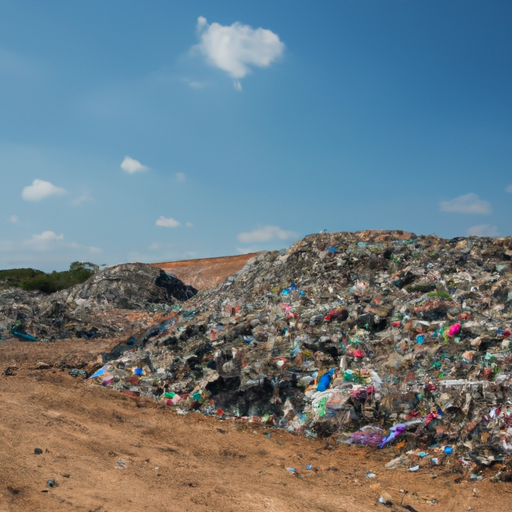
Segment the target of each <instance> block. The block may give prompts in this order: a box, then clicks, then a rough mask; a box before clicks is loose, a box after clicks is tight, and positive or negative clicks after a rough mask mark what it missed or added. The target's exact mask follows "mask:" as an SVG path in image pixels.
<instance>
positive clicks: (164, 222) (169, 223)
mask: <svg viewBox="0 0 512 512" xmlns="http://www.w3.org/2000/svg"><path fill="white" fill-rule="evenodd" d="M156 225H157V226H161V227H163V228H177V227H178V226H181V222H178V221H177V220H175V219H173V218H172V217H169V218H168V219H167V218H165V217H164V216H163V215H161V216H160V218H159V219H158V220H157V221H156Z"/></svg>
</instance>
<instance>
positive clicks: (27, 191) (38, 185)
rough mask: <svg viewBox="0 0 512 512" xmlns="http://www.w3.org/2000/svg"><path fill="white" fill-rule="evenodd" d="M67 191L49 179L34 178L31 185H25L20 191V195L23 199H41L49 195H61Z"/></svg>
mask: <svg viewBox="0 0 512 512" xmlns="http://www.w3.org/2000/svg"><path fill="white" fill-rule="evenodd" d="M66 193H67V191H66V190H65V189H63V188H60V187H56V186H55V185H52V184H51V183H50V182H49V181H43V180H34V181H33V182H32V185H29V186H28V187H25V188H24V189H23V192H22V193H21V197H22V198H23V199H25V201H41V199H45V198H47V197H51V196H62V195H64V194H66Z"/></svg>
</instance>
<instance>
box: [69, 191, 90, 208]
mask: <svg viewBox="0 0 512 512" xmlns="http://www.w3.org/2000/svg"><path fill="white" fill-rule="evenodd" d="M86 201H90V202H93V201H94V199H93V198H92V197H91V196H90V195H89V192H84V193H83V194H82V195H81V196H80V197H77V198H76V199H73V201H71V204H73V205H74V206H78V205H81V204H82V203H85V202H86Z"/></svg>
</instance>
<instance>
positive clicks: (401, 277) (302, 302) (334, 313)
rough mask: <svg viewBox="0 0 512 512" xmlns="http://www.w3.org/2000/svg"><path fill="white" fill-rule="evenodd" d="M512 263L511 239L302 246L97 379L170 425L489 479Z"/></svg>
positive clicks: (179, 310) (335, 237) (506, 365)
mask: <svg viewBox="0 0 512 512" xmlns="http://www.w3.org/2000/svg"><path fill="white" fill-rule="evenodd" d="M511 262H512V238H510V237H507V238H501V239H490V238H480V237H469V238H455V239H451V240H447V239H441V238H438V237H437V236H435V235H431V236H416V235H414V234H412V233H406V232H402V231H366V232H356V233H334V234H320V235H311V236H307V237H306V238H304V239H303V240H301V241H299V242H297V243H296V244H294V245H293V246H292V247H290V248H289V249H288V250H283V251H280V252H268V253H260V254H258V255H257V256H256V257H255V258H253V259H252V260H250V261H249V262H248V263H247V264H246V266H245V267H244V268H243V269H242V270H241V271H240V272H238V273H237V274H235V275H233V276H232V277H230V278H228V279H227V281H226V282H224V283H223V284H222V285H221V286H219V287H217V288H215V289H213V290H209V291H205V292H202V293H199V294H198V295H197V296H195V297H194V298H193V299H191V300H189V301H188V302H187V303H185V304H184V305H183V306H182V305H176V306H175V307H174V311H173V312H171V313H170V314H169V315H166V316H165V318H162V320H161V321H160V322H159V323H158V325H157V324H155V325H153V326H152V328H151V330H150V331H151V333H150V335H148V331H145V332H144V335H143V339H142V338H141V339H140V340H139V341H141V343H142V344H144V345H145V346H144V347H143V348H141V349H140V350H132V351H127V352H125V353H124V354H123V355H122V356H121V357H119V358H117V359H116V360H114V361H110V362H109V363H108V364H106V365H105V366H103V367H102V368H101V369H99V370H98V371H97V372H96V373H95V374H93V376H92V378H93V380H95V381H96V382H98V383H100V384H102V385H104V386H112V387H114V388H116V389H119V390H122V391H123V392H124V393H126V394H128V395H130V396H140V395H143V396H151V397H154V398H155V399H157V400H159V401H161V403H162V404H163V405H165V406H170V407H175V408H176V409H177V411H178V412H180V413H186V412H187V411H189V410H192V409H194V410H200V411H202V412H203V413H205V414H210V415H218V416H221V417H224V418H242V417H246V418H250V419H251V420H252V421H255V422H259V423H263V424H265V425H268V426H275V427H281V428H285V429H288V430H290V431H293V432H298V433H304V434H305V435H309V436H316V435H322V436H331V435H334V436H335V437H336V438H337V439H338V440H339V441H344V442H349V443H362V444H367V445H373V446H386V445H387V444H388V443H390V442H392V441H394V440H395V439H396V438H398V439H401V440H407V442H408V446H409V447H410V446H413V445H415V444H418V445H423V446H430V447H434V448H435V447H443V446H444V445H450V446H452V445H453V446H454V447H456V453H458V454H460V456H461V459H460V460H462V461H463V462H464V463H467V464H470V465H471V464H474V463H478V464H483V465H492V464H494V463H495V462H502V461H504V460H507V457H508V454H510V453H512V404H511V402H510V401H509V397H510V396H509V395H510V391H509V390H510V383H511V382H512V355H511V346H510V335H511V330H510V323H511V316H510V311H511V306H512V287H511V279H512V272H511ZM141 336H142V335H141ZM442 453H449V450H448V451H447V452H442ZM432 460H434V459H432ZM436 460H438V459H436Z"/></svg>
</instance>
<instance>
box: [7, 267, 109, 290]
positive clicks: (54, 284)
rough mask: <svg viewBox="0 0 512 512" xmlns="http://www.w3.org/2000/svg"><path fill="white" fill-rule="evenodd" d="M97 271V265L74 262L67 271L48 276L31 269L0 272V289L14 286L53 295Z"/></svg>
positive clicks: (83, 280)
mask: <svg viewBox="0 0 512 512" xmlns="http://www.w3.org/2000/svg"><path fill="white" fill-rule="evenodd" d="M98 270H99V266H98V265H96V264H94V263H90V262H86V261H74V262H73V263H71V265H70V266H69V270H65V271H63V272H56V271H55V270H54V271H53V272H50V273H48V274H47V273H46V272H43V271H42V270H35V269H33V268H13V269H8V270H0V289H5V288H10V287H12V286H15V287H18V288H22V289H23V290H27V291H37V290H39V291H41V292H44V293H55V292H58V291H60V290H65V289H66V288H71V286H74V285H76V284H81V283H84V282H85V281H87V279H89V278H90V277H91V276H92V275H93V274H95V273H96V272H97V271H98Z"/></svg>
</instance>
